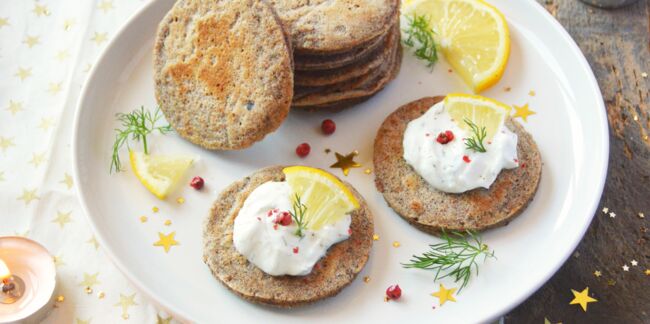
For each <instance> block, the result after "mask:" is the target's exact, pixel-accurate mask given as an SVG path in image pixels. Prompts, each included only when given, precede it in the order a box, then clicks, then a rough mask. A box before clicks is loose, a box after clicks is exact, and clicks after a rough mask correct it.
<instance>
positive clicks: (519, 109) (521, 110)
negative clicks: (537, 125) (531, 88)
mask: <svg viewBox="0 0 650 324" xmlns="http://www.w3.org/2000/svg"><path fill="white" fill-rule="evenodd" d="M513 107H514V108H515V114H514V115H513V116H512V118H517V117H520V118H521V119H522V120H523V121H525V122H528V116H530V115H534V114H536V112H534V111H532V110H530V109H529V108H528V104H525V105H523V106H517V105H513Z"/></svg>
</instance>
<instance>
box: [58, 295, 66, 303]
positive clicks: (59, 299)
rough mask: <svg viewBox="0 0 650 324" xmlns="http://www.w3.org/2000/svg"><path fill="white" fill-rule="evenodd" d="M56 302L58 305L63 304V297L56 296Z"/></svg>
mask: <svg viewBox="0 0 650 324" xmlns="http://www.w3.org/2000/svg"><path fill="white" fill-rule="evenodd" d="M56 301H57V302H58V303H62V302H64V301H65V296H63V295H58V296H56Z"/></svg>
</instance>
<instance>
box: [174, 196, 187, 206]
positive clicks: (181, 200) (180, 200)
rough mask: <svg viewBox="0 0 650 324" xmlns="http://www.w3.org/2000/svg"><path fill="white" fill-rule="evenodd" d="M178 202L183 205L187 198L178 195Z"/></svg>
mask: <svg viewBox="0 0 650 324" xmlns="http://www.w3.org/2000/svg"><path fill="white" fill-rule="evenodd" d="M176 202H177V203H178V204H179V205H182V204H184V203H185V198H183V197H178V198H176Z"/></svg>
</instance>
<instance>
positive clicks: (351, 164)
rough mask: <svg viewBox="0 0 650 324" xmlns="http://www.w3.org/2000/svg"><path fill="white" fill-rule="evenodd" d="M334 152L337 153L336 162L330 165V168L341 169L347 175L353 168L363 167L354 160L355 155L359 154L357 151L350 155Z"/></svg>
mask: <svg viewBox="0 0 650 324" xmlns="http://www.w3.org/2000/svg"><path fill="white" fill-rule="evenodd" d="M334 154H335V155H336V163H334V164H332V165H330V168H334V169H341V170H342V171H343V174H344V175H345V176H347V175H348V174H349V173H350V169H351V168H360V167H361V164H359V163H357V162H355V161H354V157H355V156H356V155H357V154H358V152H357V151H354V152H352V153H350V154H348V155H342V154H339V153H338V152H334Z"/></svg>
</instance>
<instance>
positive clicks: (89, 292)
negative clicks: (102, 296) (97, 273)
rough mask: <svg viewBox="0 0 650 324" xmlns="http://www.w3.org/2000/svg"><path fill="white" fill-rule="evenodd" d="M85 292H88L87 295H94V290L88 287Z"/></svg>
mask: <svg viewBox="0 0 650 324" xmlns="http://www.w3.org/2000/svg"><path fill="white" fill-rule="evenodd" d="M84 291H85V292H86V294H88V295H90V294H92V293H93V289H92V288H90V287H86V288H84Z"/></svg>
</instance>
